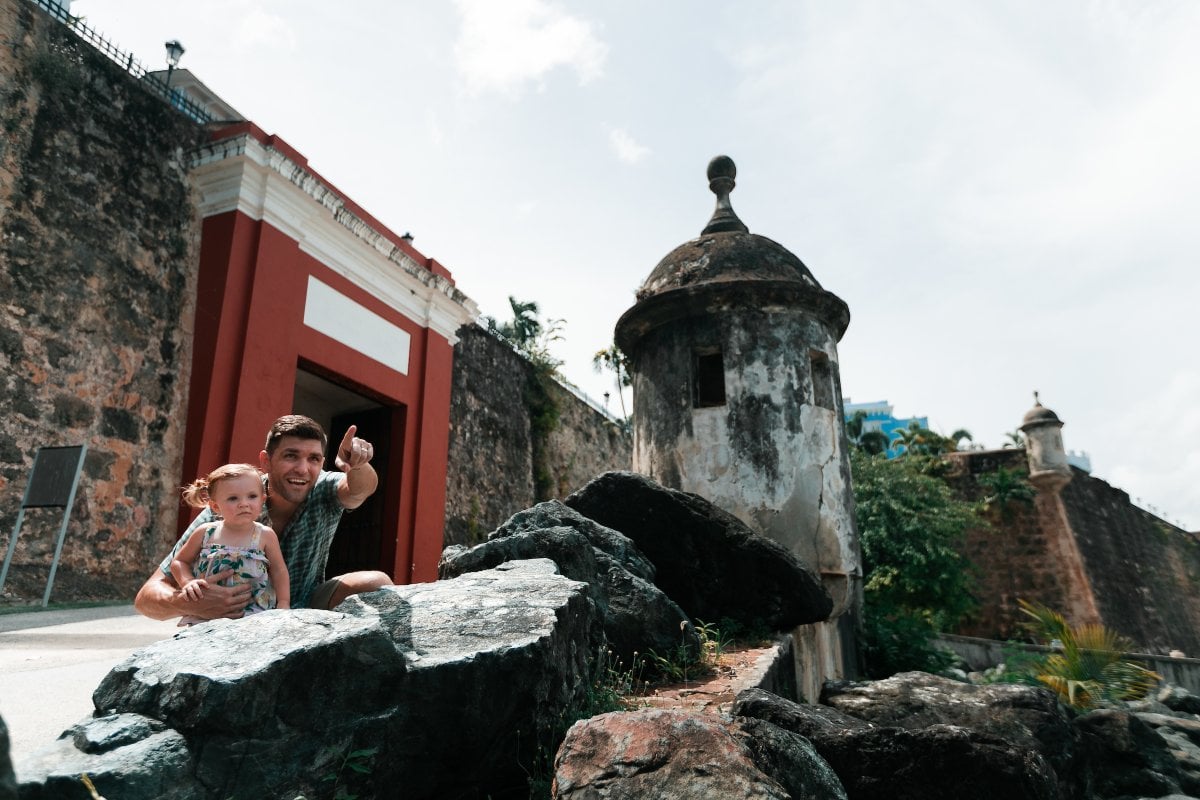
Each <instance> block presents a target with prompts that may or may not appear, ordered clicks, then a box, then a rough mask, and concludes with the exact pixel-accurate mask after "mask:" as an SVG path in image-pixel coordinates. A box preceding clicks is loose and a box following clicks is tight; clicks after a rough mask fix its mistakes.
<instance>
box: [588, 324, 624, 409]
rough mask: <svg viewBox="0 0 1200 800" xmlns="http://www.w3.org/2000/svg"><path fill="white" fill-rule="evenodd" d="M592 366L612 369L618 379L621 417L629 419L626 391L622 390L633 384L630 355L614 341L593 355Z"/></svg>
mask: <svg viewBox="0 0 1200 800" xmlns="http://www.w3.org/2000/svg"><path fill="white" fill-rule="evenodd" d="M592 368H593V369H595V370H596V372H603V371H604V370H606V369H608V370H612V372H613V374H614V375H615V376H616V381H617V397H618V398H619V399H620V401H621V417H622V418H623V419H629V413H628V412H626V411H625V393H624V392H623V391H622V389H624V388H625V387H626V386H630V385H632V384H633V378H632V377H631V376H630V374H629V358H628V356H626V355H625V354H624V353H622V352H621V348H619V347H617V344H616V342H613V343H612V344H610V345H609V346H608V347H606V348H605V349H603V350H597V351H596V355H594V356H592Z"/></svg>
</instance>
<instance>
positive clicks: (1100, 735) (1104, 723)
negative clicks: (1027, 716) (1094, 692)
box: [1075, 709, 1192, 798]
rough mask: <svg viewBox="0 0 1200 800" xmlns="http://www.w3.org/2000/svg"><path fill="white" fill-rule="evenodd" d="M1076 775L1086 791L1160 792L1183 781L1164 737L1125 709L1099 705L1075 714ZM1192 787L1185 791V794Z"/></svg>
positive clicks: (1176, 789)
mask: <svg viewBox="0 0 1200 800" xmlns="http://www.w3.org/2000/svg"><path fill="white" fill-rule="evenodd" d="M1075 726H1076V728H1077V729H1078V731H1079V733H1080V740H1081V745H1082V747H1081V750H1082V751H1083V752H1082V754H1081V758H1080V759H1079V765H1078V766H1079V769H1078V772H1079V773H1080V780H1081V783H1082V784H1083V787H1084V789H1085V792H1086V795H1085V796H1087V797H1097V798H1125V797H1162V796H1164V795H1169V794H1181V793H1183V786H1182V784H1183V783H1184V782H1185V781H1184V779H1183V775H1182V774H1181V772H1180V769H1179V765H1178V764H1177V763H1176V761H1175V758H1174V757H1172V754H1171V752H1170V749H1169V748H1168V746H1167V742H1166V741H1165V740H1164V739H1163V738H1162V737H1161V736H1159V735H1157V734H1156V733H1155V732H1154V729H1153V728H1151V727H1150V726H1149V725H1147V724H1146V723H1145V722H1143V721H1142V720H1141V719H1139V718H1138V716H1137V715H1135V714H1131V713H1129V712H1128V711H1116V710H1112V709H1100V710H1098V711H1091V712H1088V713H1087V714H1084V715H1083V716H1081V717H1079V718H1078V719H1076V720H1075ZM1190 793H1192V792H1189V794H1190Z"/></svg>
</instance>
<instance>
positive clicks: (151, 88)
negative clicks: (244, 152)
mask: <svg viewBox="0 0 1200 800" xmlns="http://www.w3.org/2000/svg"><path fill="white" fill-rule="evenodd" d="M29 2H31V3H33V4H34V5H35V6H37V7H38V8H40V9H41V10H42V11H45V12H46V13H47V14H49V15H50V16H51V17H53V18H54V19H55V20H57V21H59V22H61V23H62V24H63V25H65V26H66V27H67V29H68V30H70V31H71V32H72V33H74V34H75V35H76V36H78V37H79V38H80V39H82V40H83V41H84V42H85V43H87V44H88V45H91V46H92V47H93V48H95V49H96V50H97V51H99V52H100V53H102V54H103V55H105V56H107V57H108V59H109V60H110V61H112V62H113V63H114V64H116V65H117V66H119V67H121V69H123V70H125V71H126V72H128V73H129V74H130V75H132V76H133V77H134V79H136V80H137V81H138V83H139V84H140V85H141V86H142V87H143V88H145V89H146V90H147V91H148V92H150V93H151V94H153V95H156V96H158V97H160V98H162V99H163V100H164V101H166V102H167V103H168V104H169V105H171V106H172V107H174V108H176V109H178V110H179V111H180V112H181V113H183V114H185V115H187V116H188V117H189V118H190V119H192V120H194V121H195V122H198V123H200V124H201V125H203V124H205V123H208V122H212V115H211V114H209V113H208V112H207V111H206V110H205V109H204V108H203V107H202V106H200V105H199V104H197V103H196V102H194V101H193V100H192V99H191V98H189V97H188V96H187V95H186V94H185V93H184V92H182V91H180V90H178V89H172V88H171V87H169V86H167V83H166V81H164V80H163V79H162V78H159V77H158V76H157V75H151V74H150V70H148V69H146V68H145V67H144V66H143V65H142V62H140V61H138V60H137V59H136V58H134V57H133V53H126V52H125V51H124V50H121V49H120V48H119V47H117V46H116V45H115V44H113V43H112V42H110V41H109V40H108V39H107V38H105V37H104V35H103V34H101V33H99V32H98V31H97V30H96V29H95V28H92V27H90V26H88V25H87V24H86V23H85V22H84V21H83V20H82V19H80V18H79V17H75V16H72V15H71V12H70V11H68V10H67V9H66V8H65V7H64V6H62V5H59V3H58V2H56V0H29Z"/></svg>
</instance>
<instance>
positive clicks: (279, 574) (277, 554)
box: [259, 528, 292, 608]
mask: <svg viewBox="0 0 1200 800" xmlns="http://www.w3.org/2000/svg"><path fill="white" fill-rule="evenodd" d="M259 541H260V542H262V546H263V552H264V553H266V554H267V577H269V578H270V579H271V586H272V588H274V589H275V607H276V608H291V607H292V584H291V578H290V577H289V576H288V569H287V564H286V563H284V560H283V551H282V550H280V549H279V537H278V536H276V535H275V531H273V530H271V529H270V528H267V529H266V530H264V531H263V532H262V536H261V537H260V539H259Z"/></svg>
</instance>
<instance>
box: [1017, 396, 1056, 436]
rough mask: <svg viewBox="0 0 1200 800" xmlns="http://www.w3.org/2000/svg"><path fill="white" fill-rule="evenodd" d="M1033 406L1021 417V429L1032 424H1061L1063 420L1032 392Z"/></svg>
mask: <svg viewBox="0 0 1200 800" xmlns="http://www.w3.org/2000/svg"><path fill="white" fill-rule="evenodd" d="M1033 403H1034V405H1033V408H1031V409H1029V410H1028V411H1026V412H1025V416H1024V417H1023V418H1022V419H1021V430H1024V429H1025V428H1027V427H1030V426H1033V425H1045V424H1046V423H1052V424H1054V425H1062V424H1063V422H1062V420H1060V419H1059V418H1058V414H1055V413H1054V412H1053V411H1051V410H1050V409H1048V408H1046V407H1045V406H1044V405H1042V401H1041V400H1039V399H1038V393H1037V392H1034V393H1033Z"/></svg>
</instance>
